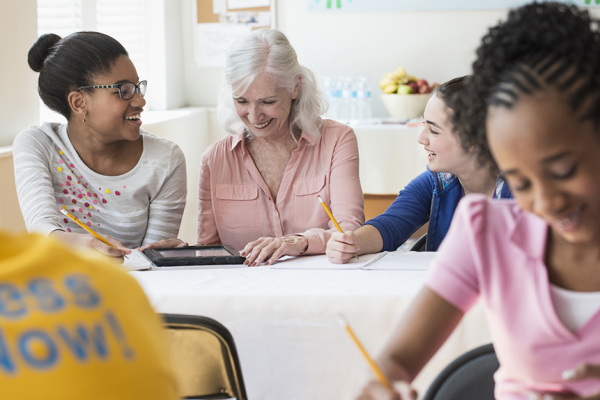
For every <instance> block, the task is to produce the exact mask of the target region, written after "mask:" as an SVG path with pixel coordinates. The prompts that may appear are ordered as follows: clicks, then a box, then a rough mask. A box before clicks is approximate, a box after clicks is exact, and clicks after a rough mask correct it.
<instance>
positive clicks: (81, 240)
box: [51, 231, 131, 263]
mask: <svg viewBox="0 0 600 400" xmlns="http://www.w3.org/2000/svg"><path fill="white" fill-rule="evenodd" d="M51 235H52V236H53V237H56V238H57V239H59V240H61V241H63V242H65V243H67V244H69V245H73V246H76V247H87V248H89V249H94V250H96V251H98V252H100V253H102V254H104V255H106V256H108V257H113V258H115V259H116V260H118V261H119V262H121V263H122V262H123V256H124V255H127V254H131V250H129V249H128V248H126V247H125V246H124V245H123V243H121V242H119V241H118V240H116V239H113V238H112V237H110V236H107V235H100V236H102V237H103V238H104V239H105V240H106V241H108V242H109V243H112V244H113V245H114V246H115V247H111V246H109V245H107V244H106V243H104V242H103V241H101V240H100V239H97V238H95V237H94V236H93V235H90V234H89V233H70V232H63V231H54V232H52V234H51Z"/></svg>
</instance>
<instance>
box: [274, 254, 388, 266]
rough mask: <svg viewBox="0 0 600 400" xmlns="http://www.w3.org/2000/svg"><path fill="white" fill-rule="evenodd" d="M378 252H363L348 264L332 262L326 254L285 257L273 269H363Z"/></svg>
mask: <svg viewBox="0 0 600 400" xmlns="http://www.w3.org/2000/svg"><path fill="white" fill-rule="evenodd" d="M376 256H377V254H363V255H362V256H358V259H356V258H352V259H351V260H350V262H348V263H347V264H332V263H330V262H329V260H328V259H327V257H326V256H325V255H317V256H300V257H283V258H281V259H280V260H279V261H277V262H276V263H275V264H274V265H272V266H271V269H313V270H315V269H338V270H344V269H361V267H362V266H363V265H364V264H365V263H366V262H368V261H369V260H371V259H372V258H373V257H376Z"/></svg>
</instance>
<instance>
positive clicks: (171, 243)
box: [136, 238, 188, 251]
mask: <svg viewBox="0 0 600 400" xmlns="http://www.w3.org/2000/svg"><path fill="white" fill-rule="evenodd" d="M187 245H188V244H187V243H186V242H184V241H183V240H181V239H177V238H172V239H163V240H159V241H158V242H154V243H150V244H147V245H145V246H142V247H138V248H137V249H136V250H138V251H144V250H146V249H156V248H167V247H185V246H187Z"/></svg>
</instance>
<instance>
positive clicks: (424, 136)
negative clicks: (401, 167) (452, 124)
mask: <svg viewBox="0 0 600 400" xmlns="http://www.w3.org/2000/svg"><path fill="white" fill-rule="evenodd" d="M428 129H429V128H428V127H427V125H425V126H423V130H422V131H421V133H419V136H417V142H418V143H419V144H422V145H423V146H427V145H428V144H429V130H428Z"/></svg>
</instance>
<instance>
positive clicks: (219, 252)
mask: <svg viewBox="0 0 600 400" xmlns="http://www.w3.org/2000/svg"><path fill="white" fill-rule="evenodd" d="M159 253H160V255H161V256H163V257H227V256H231V253H229V252H228V251H227V250H224V249H202V250H197V249H190V250H161V251H159Z"/></svg>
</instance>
